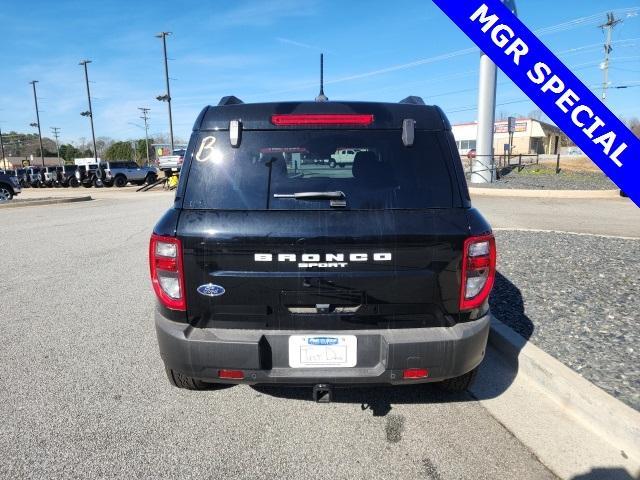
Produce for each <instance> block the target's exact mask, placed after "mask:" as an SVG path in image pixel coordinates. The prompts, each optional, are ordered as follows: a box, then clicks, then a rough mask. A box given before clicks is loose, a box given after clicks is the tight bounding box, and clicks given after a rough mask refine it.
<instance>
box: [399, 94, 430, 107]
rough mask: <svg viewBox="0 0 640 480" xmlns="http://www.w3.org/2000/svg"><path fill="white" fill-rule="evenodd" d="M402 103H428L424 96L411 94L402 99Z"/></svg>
mask: <svg viewBox="0 0 640 480" xmlns="http://www.w3.org/2000/svg"><path fill="white" fill-rule="evenodd" d="M400 103H408V104H409V105H426V104H425V103H424V100H423V99H422V97H418V96H416V95H409V96H408V97H407V98H403V99H402V100H400Z"/></svg>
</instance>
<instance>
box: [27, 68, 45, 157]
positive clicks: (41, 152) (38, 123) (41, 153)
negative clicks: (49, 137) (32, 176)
mask: <svg viewBox="0 0 640 480" xmlns="http://www.w3.org/2000/svg"><path fill="white" fill-rule="evenodd" d="M29 83H30V84H31V86H33V101H34V102H35V104H36V124H37V125H38V138H39V139H40V160H41V161H42V166H43V167H44V149H43V148H42V130H41V129H40V111H39V110H38V95H37V94H36V83H38V80H32V81H31V82H29Z"/></svg>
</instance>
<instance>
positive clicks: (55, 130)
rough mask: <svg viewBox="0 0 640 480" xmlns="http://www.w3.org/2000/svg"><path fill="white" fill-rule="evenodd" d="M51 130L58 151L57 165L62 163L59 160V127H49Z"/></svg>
mask: <svg viewBox="0 0 640 480" xmlns="http://www.w3.org/2000/svg"><path fill="white" fill-rule="evenodd" d="M51 131H52V132H53V136H54V137H55V138H56V151H57V152H58V165H62V162H61V161H60V144H59V143H58V134H59V133H60V128H59V127H51Z"/></svg>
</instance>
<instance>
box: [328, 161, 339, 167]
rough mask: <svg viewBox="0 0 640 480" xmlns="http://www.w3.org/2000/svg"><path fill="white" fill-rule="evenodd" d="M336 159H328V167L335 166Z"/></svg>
mask: <svg viewBox="0 0 640 480" xmlns="http://www.w3.org/2000/svg"><path fill="white" fill-rule="evenodd" d="M336 165H337V164H336V161H335V160H329V167H331V168H336Z"/></svg>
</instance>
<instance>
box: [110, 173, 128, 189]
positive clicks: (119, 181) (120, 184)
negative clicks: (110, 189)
mask: <svg viewBox="0 0 640 480" xmlns="http://www.w3.org/2000/svg"><path fill="white" fill-rule="evenodd" d="M113 184H114V185H115V186H116V187H118V188H122V187H124V186H125V185H126V184H127V179H126V178H125V177H124V176H123V175H118V176H117V177H116V178H115V180H114V181H113Z"/></svg>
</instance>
